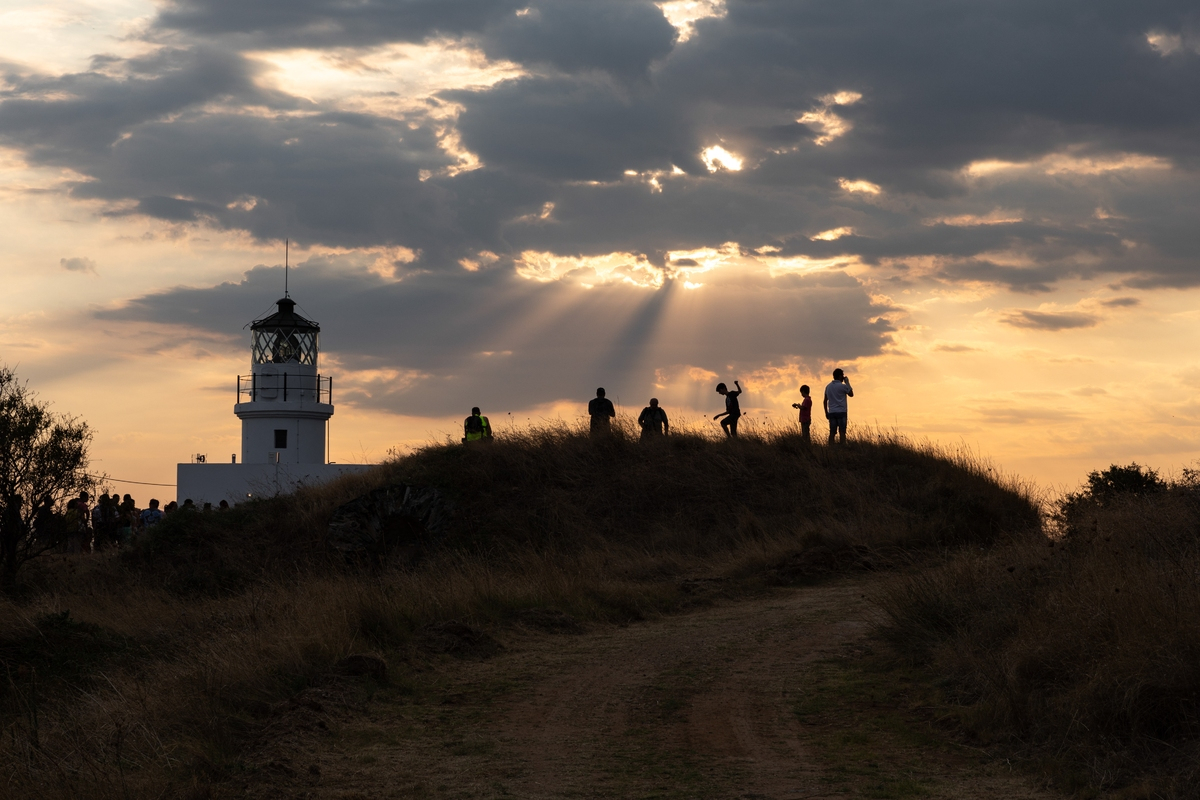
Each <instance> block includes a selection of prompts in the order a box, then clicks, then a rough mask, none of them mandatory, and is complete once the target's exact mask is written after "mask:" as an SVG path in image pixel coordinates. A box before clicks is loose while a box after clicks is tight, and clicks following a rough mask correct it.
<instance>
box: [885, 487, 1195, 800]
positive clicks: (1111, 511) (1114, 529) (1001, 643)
mask: <svg viewBox="0 0 1200 800" xmlns="http://www.w3.org/2000/svg"><path fill="white" fill-rule="evenodd" d="M1055 516H1056V518H1057V520H1058V521H1059V523H1060V524H1061V527H1060V528H1059V529H1058V530H1052V532H1051V535H1046V534H1044V533H1041V532H1038V531H1028V532H1026V533H1025V534H1023V535H1016V536H1012V537H1010V538H1008V539H1006V540H1005V541H1003V542H1002V543H1000V544H999V546H997V547H995V548H991V549H988V550H986V551H982V552H981V551H978V550H969V551H962V552H959V553H957V554H955V555H954V556H953V557H951V558H949V559H948V560H947V561H946V563H945V564H943V565H942V566H941V567H938V568H936V569H927V570H923V571H921V572H920V573H918V574H914V575H909V576H904V577H902V578H897V579H895V580H893V581H891V582H889V583H888V584H887V585H886V587H885V588H883V589H882V591H881V592H880V595H879V598H878V600H879V602H880V604H881V606H882V607H883V608H884V610H885V611H886V612H887V614H888V622H887V623H886V624H885V626H884V627H883V629H882V632H883V634H884V635H885V636H886V637H887V638H888V639H889V640H890V641H891V642H892V644H893V645H894V646H895V647H896V648H897V650H899V651H900V652H901V653H903V654H905V655H906V656H908V657H909V658H910V659H912V660H914V661H916V662H918V663H922V664H925V665H927V666H930V667H932V668H933V669H934V670H936V672H937V673H939V674H941V675H944V676H946V677H948V678H950V679H951V681H952V682H951V684H950V685H951V686H952V687H953V692H952V693H951V694H950V696H949V698H948V700H949V702H950V703H951V704H952V705H953V706H955V707H956V708H957V709H958V711H959V714H960V716H961V718H962V719H963V720H964V721H965V724H966V726H967V729H968V730H969V731H970V732H972V733H973V734H975V735H978V736H980V737H982V738H986V739H991V740H996V739H1006V740H1007V741H1009V742H1010V744H1011V745H1013V746H1015V747H1017V748H1019V749H1023V750H1024V751H1026V752H1027V753H1028V754H1031V755H1037V756H1039V757H1042V758H1046V759H1048V763H1049V764H1050V766H1051V768H1052V769H1053V770H1057V771H1058V772H1059V775H1060V777H1061V776H1062V775H1077V776H1083V778H1084V779H1085V780H1086V781H1088V782H1091V783H1092V784H1093V785H1097V786H1104V785H1112V784H1117V785H1120V784H1125V783H1131V782H1134V781H1142V782H1143V783H1144V784H1145V785H1147V786H1153V787H1156V789H1155V791H1157V792H1158V794H1156V795H1155V796H1195V795H1196V794H1197V793H1198V792H1200V780H1197V778H1196V777H1194V776H1193V772H1194V770H1193V769H1192V763H1193V759H1194V758H1195V757H1196V756H1197V755H1198V754H1200V749H1198V748H1197V744H1196V743H1197V741H1200V584H1197V581H1196V575H1198V574H1200V496H1198V495H1197V493H1196V492H1195V491H1194V488H1193V487H1192V486H1190V485H1189V484H1188V483H1187V482H1186V481H1185V482H1176V483H1173V484H1169V483H1167V482H1165V481H1162V480H1160V479H1159V478H1158V476H1157V475H1156V474H1155V473H1154V472H1153V471H1150V470H1146V469H1144V468H1141V467H1139V466H1138V465H1136V464H1131V465H1129V466H1128V467H1116V466H1114V467H1111V468H1109V469H1108V470H1105V471H1104V472H1093V473H1091V475H1089V477H1088V484H1087V486H1085V487H1084V488H1083V489H1082V490H1081V491H1079V492H1078V493H1075V494H1073V495H1070V496H1068V497H1067V498H1066V499H1065V500H1064V501H1063V502H1062V503H1061V504H1060V506H1059V508H1058V510H1057V512H1056V515H1055Z"/></svg>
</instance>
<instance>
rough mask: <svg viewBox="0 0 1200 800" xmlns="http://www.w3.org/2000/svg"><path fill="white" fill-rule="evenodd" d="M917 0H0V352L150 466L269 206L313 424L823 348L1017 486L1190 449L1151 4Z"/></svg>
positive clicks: (816, 354)
mask: <svg viewBox="0 0 1200 800" xmlns="http://www.w3.org/2000/svg"><path fill="white" fill-rule="evenodd" d="M923 5H931V6H932V3H931V2H930V3H924V2H921V1H920V0H919V1H918V2H916V3H910V4H904V5H902V6H900V5H898V6H880V7H879V8H878V9H876V12H875V13H872V14H871V15H864V13H863V11H862V9H858V8H857V4H855V3H844V2H842V3H833V2H829V3H805V4H797V3H794V2H784V0H778V2H755V3H750V2H734V1H733V0H727V2H719V0H673V2H666V3H658V4H655V3H651V2H643V1H642V0H593V2H589V3H581V2H575V0H546V1H545V2H542V3H537V2H520V3H509V2H501V1H499V0H497V1H496V2H492V1H491V0H489V1H488V2H484V1H483V0H446V1H445V2H442V3H428V2H424V1H423V0H405V1H404V2H391V3H383V2H382V1H381V0H367V2H364V3H361V4H343V3H334V2H331V1H327V0H311V1H310V2H306V3H302V4H294V3H291V4H289V3H282V2H281V3H279V6H278V8H272V7H271V3H269V2H268V3H261V4H250V5H246V4H231V3H227V2H223V0H175V1H174V2H159V3H153V2H135V1H133V0H129V1H121V2H118V1H113V2H99V1H97V2H64V3H55V4H54V5H53V7H46V6H45V4H41V3H38V4H35V3H25V2H21V1H20V0H15V1H14V2H9V3H6V4H4V5H3V6H0V70H2V71H0V173H2V175H3V179H2V180H0V209H2V212H0V213H2V214H3V217H2V219H3V221H4V224H3V225H0V252H3V253H4V255H5V266H4V282H5V291H4V292H3V293H0V361H2V362H3V363H6V364H8V365H9V366H11V367H14V368H15V369H17V371H18V373H19V374H20V375H21V376H22V377H23V378H26V379H28V380H29V381H30V384H31V386H32V387H33V388H34V389H36V390H37V391H38V392H39V393H40V395H41V396H42V397H43V398H44V399H47V400H50V401H52V402H53V404H54V407H55V409H57V410H59V411H62V412H66V413H70V414H75V415H79V416H81V417H83V418H84V419H86V420H87V421H88V422H89V424H90V425H91V426H92V428H93V430H94V431H95V444H94V451H93V454H94V456H95V459H96V466H97V468H98V469H99V470H102V471H104V472H106V473H108V474H109V475H111V476H114V477H116V478H119V479H121V480H120V481H118V482H117V483H116V486H117V488H118V489H119V490H120V491H122V492H125V491H129V492H131V493H133V494H134V496H135V497H137V498H139V499H143V498H146V497H148V496H149V495H151V494H155V496H160V497H162V498H169V497H170V496H171V495H172V490H171V489H170V488H168V487H145V486H137V485H135V484H132V483H128V482H127V481H144V482H149V483H171V482H173V480H174V474H175V464H176V463H177V462H179V461H187V460H188V459H189V458H190V457H191V456H192V455H193V454H196V453H203V454H206V455H207V456H208V457H209V458H210V459H211V460H227V459H228V458H229V456H230V454H231V453H235V452H237V451H238V449H239V445H240V429H239V427H238V421H237V420H236V418H235V417H234V416H233V413H232V405H233V403H234V400H235V398H234V386H235V381H236V376H237V375H238V374H239V373H243V374H245V373H247V372H249V334H248V331H246V330H244V329H243V326H244V325H245V324H246V323H248V322H250V321H251V320H252V319H255V318H257V317H261V316H264V315H265V314H266V313H268V312H269V310H270V308H271V306H272V304H273V303H274V301H275V300H276V299H278V297H279V296H281V294H282V283H283V281H282V261H283V240H284V239H285V238H288V239H290V240H292V242H293V244H292V251H291V252H292V265H293V271H292V274H291V279H290V286H291V290H292V295H293V297H295V298H296V299H297V300H298V301H299V303H300V308H301V310H302V311H303V312H305V313H306V314H307V315H308V316H310V317H312V318H314V319H316V320H317V321H319V322H320V323H321V324H322V343H323V353H322V365H321V371H322V373H324V374H332V375H333V376H334V381H335V383H334V386H335V395H334V400H335V404H336V406H337V410H336V414H335V416H334V418H333V421H332V426H331V431H332V459H333V460H334V461H339V462H363V461H366V462H370V461H375V460H378V459H381V458H383V457H385V456H386V454H387V453H388V452H389V451H390V450H392V449H400V450H403V449H405V448H409V447H412V446H415V445H419V444H421V443H423V442H429V441H441V440H444V439H445V438H446V437H447V436H451V437H455V438H456V437H457V435H458V433H457V426H458V425H459V424H460V421H461V418H462V417H463V416H465V415H466V413H468V412H469V409H470V407H471V406H472V405H479V406H481V407H482V408H483V409H484V412H485V413H488V414H489V415H490V416H491V418H492V420H493V422H494V423H499V424H500V425H501V426H502V425H505V424H510V420H511V421H512V424H523V423H524V422H525V421H527V420H539V419H556V418H563V419H573V418H575V417H576V416H578V415H579V414H581V413H582V412H583V409H584V406H585V404H586V401H587V400H588V399H589V398H590V397H591V396H592V394H593V392H594V389H595V387H596V386H599V385H603V386H605V387H606V388H607V389H608V391H609V395H610V397H614V398H615V399H618V400H619V404H620V406H621V408H622V409H623V410H624V411H627V412H629V413H633V414H636V413H637V412H638V411H639V410H640V409H641V407H642V406H643V405H644V404H645V403H646V401H647V400H648V399H649V397H651V396H652V395H653V396H656V397H658V398H659V399H660V400H661V401H662V404H663V405H664V407H666V409H667V410H668V413H670V414H672V415H673V417H675V418H677V419H688V420H692V421H695V422H696V423H697V424H704V425H710V424H715V423H712V422H711V415H712V414H714V413H716V412H717V411H719V410H721V408H722V405H721V402H720V398H719V397H718V396H717V395H716V394H715V393H714V392H713V386H714V385H715V383H716V382H717V381H718V380H721V381H726V382H731V381H732V380H733V379H734V378H738V379H740V380H741V382H742V385H743V387H744V388H745V390H746V394H745V395H744V396H743V399H742V406H743V409H744V410H745V411H747V412H748V413H749V414H750V415H751V418H752V419H762V420H765V421H770V423H771V424H776V425H778V424H785V423H787V422H789V421H790V420H791V419H792V414H793V413H794V412H793V411H792V410H791V408H790V406H791V404H792V403H793V402H796V401H797V400H798V399H799V394H798V387H799V386H800V384H802V383H808V384H809V385H811V386H812V387H813V388H814V396H815V397H816V400H817V404H818V406H819V403H820V391H821V387H823V386H824V384H825V383H826V382H828V380H829V377H828V375H829V372H830V371H831V370H832V369H833V368H834V367H835V366H841V367H843V368H845V369H846V370H847V372H848V373H849V374H850V377H851V380H852V382H853V385H854V388H855V393H856V394H855V397H854V399H853V400H851V407H850V418H851V423H852V426H853V425H864V426H877V427H880V428H886V429H895V430H898V431H900V432H902V433H905V434H907V435H910V436H912V437H915V438H917V439H929V440H932V441H936V442H939V443H943V444H945V445H948V446H951V447H962V448H967V449H970V450H971V451H973V452H976V453H979V454H982V455H984V456H987V457H990V458H991V459H992V460H993V461H994V463H995V464H996V466H997V467H998V468H999V469H1001V470H1003V471H1005V472H1009V473H1014V474H1017V475H1020V476H1022V477H1024V478H1027V479H1030V480H1033V481H1036V482H1037V483H1038V484H1039V485H1041V486H1043V487H1046V488H1048V489H1053V490H1060V489H1064V488H1070V487H1073V486H1074V485H1076V484H1077V483H1078V482H1079V481H1080V480H1081V479H1082V478H1083V476H1084V475H1085V474H1086V473H1087V472H1088V471H1089V470H1091V469H1096V468H1102V467H1104V466H1107V465H1108V464H1109V463H1113V462H1121V463H1127V462H1129V461H1135V460H1136V461H1138V462H1140V463H1143V464H1148V465H1150V466H1153V467H1155V468H1158V469H1160V470H1162V471H1164V472H1166V473H1170V472H1173V471H1178V470H1179V469H1180V468H1182V467H1184V466H1188V465H1191V464H1194V462H1195V461H1196V460H1197V458H1200V436H1198V435H1197V432H1196V423H1197V421H1198V419H1200V405H1198V404H1197V402H1196V400H1195V394H1196V390H1197V389H1198V388H1200V354H1198V353H1197V352H1196V345H1195V342H1196V341H1197V339H1198V334H1200V311H1197V308H1198V304H1197V299H1198V297H1200V291H1198V289H1197V286H1200V268H1198V265H1197V261H1196V252H1197V245H1198V244H1200V234H1198V233H1197V225H1196V222H1195V221H1196V219H1197V212H1198V211H1200V192H1198V191H1197V187H1198V186H1200V184H1198V183H1197V181H1196V179H1195V178H1196V168H1197V163H1198V162H1197V153H1196V149H1195V142H1196V141H1200V139H1198V137H1197V135H1196V134H1197V133H1198V132H1200V131H1198V130H1197V128H1198V125H1197V122H1198V119H1200V100H1198V98H1200V92H1198V91H1197V89H1200V85H1198V84H1200V34H1197V33H1196V30H1197V29H1196V28H1195V27H1194V20H1193V18H1192V17H1190V16H1189V14H1190V13H1191V12H1190V10H1189V8H1188V6H1187V5H1186V4H1183V3H1180V4H1172V3H1165V4H1161V5H1160V6H1159V7H1156V8H1155V9H1152V10H1143V11H1139V10H1135V9H1131V8H1130V6H1129V4H1127V3H1103V2H1101V3H1095V2H1089V3H1087V4H1086V8H1087V9H1088V12H1089V13H1088V14H1087V15H1084V16H1086V18H1087V21H1080V20H1081V19H1082V18H1083V17H1082V16H1081V15H1078V14H1075V15H1073V14H1072V13H1068V12H1069V8H1068V7H1073V6H1075V5H1079V6H1081V8H1083V7H1085V6H1084V3H1083V0H1078V2H1068V3H1066V4H1065V6H1063V8H1056V9H1053V10H1044V11H1043V12H1041V13H1040V14H1039V13H1037V12H1033V11H1031V10H1030V7H1029V6H1028V5H1027V4H1023V3H1017V2H1015V0H1014V2H1011V3H998V4H989V5H988V7H987V8H972V7H967V6H966V5H964V6H963V7H962V8H959V9H957V10H956V11H955V12H954V13H946V14H944V15H943V16H942V17H939V20H940V21H939V22H938V23H936V24H933V25H931V24H930V22H929V20H930V17H929V15H928V14H926V13H925V12H924V11H922V8H921V7H922V6H923ZM873 8H874V6H873ZM1031 15H1032V16H1031ZM1013 52H1021V53H1023V54H1024V56H1023V58H1022V59H1019V60H1015V59H1012V58H1010V57H1008V55H1010V54H1011V53H1013ZM1006 54H1008V55H1006ZM510 415H511V416H510ZM818 416H819V415H818ZM818 427H819V422H818Z"/></svg>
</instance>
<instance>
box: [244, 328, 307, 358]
mask: <svg viewBox="0 0 1200 800" xmlns="http://www.w3.org/2000/svg"><path fill="white" fill-rule="evenodd" d="M254 363H255V364H287V363H300V364H308V365H311V366H316V363H317V334H316V333H315V332H311V331H297V330H295V329H291V330H288V329H284V330H280V329H265V330H258V331H255V332H254Z"/></svg>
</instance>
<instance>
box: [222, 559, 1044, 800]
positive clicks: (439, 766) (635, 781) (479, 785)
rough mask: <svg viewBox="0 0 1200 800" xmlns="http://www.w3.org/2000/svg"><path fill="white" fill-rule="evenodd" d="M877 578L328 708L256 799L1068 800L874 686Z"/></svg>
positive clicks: (313, 707)
mask: <svg viewBox="0 0 1200 800" xmlns="http://www.w3.org/2000/svg"><path fill="white" fill-rule="evenodd" d="M862 587H863V582H862V580H861V579H854V580H843V581H838V582H834V583H829V584H825V585H821V586H815V587H806V588H801V589H781V590H775V591H773V592H772V593H770V594H768V595H765V596H760V597H757V598H753V599H748V600H739V601H722V602H720V603H718V604H716V605H714V606H712V607H709V608H705V609H701V610H697V611H693V612H690V613H686V614H681V615H678V616H673V617H667V618H662V619H656V620H652V621H648V622H643V623H637V624H633V625H629V626H627V627H605V628H600V629H593V630H590V631H586V632H584V633H581V634H578V635H562V634H555V633H548V632H546V631H544V630H539V629H537V628H536V627H522V628H519V629H513V630H509V631H506V632H503V633H494V635H495V636H496V637H497V639H499V640H500V641H501V643H502V644H503V649H497V650H495V655H494V656H493V657H491V658H488V659H486V660H480V659H478V658H472V659H463V658H456V657H454V656H452V655H435V656H430V658H431V659H432V660H431V661H430V662H429V663H428V664H426V665H425V666H424V667H423V668H422V669H421V670H419V671H418V672H417V673H416V676H415V678H414V679H413V681H412V683H411V684H409V685H404V684H401V685H399V686H390V687H383V688H380V689H378V690H377V691H375V692H374V693H373V695H372V696H370V697H363V696H361V692H360V695H359V696H357V697H356V698H354V699H352V697H351V695H353V694H354V693H353V692H350V691H347V690H346V687H345V685H344V684H341V683H339V684H336V685H331V686H328V687H325V688H322V689H313V690H309V692H307V693H306V695H305V696H304V697H302V698H300V699H298V700H297V701H296V702H295V703H293V704H292V705H291V706H290V707H289V708H288V709H287V710H286V711H284V712H283V713H282V714H281V715H280V716H279V718H278V719H277V720H276V721H275V722H274V723H273V724H272V726H271V731H270V734H269V736H268V738H266V739H264V741H263V744H262V746H261V747H260V748H259V749H258V750H256V751H255V752H254V754H253V755H252V757H251V758H250V759H249V760H248V762H247V763H246V770H247V771H246V773H245V777H244V778H241V779H238V780H233V781H229V782H226V783H225V784H223V785H221V786H220V791H219V792H218V793H219V794H221V795H223V796H225V795H227V796H242V797H253V798H263V799H264V800H265V799H266V798H277V797H308V798H339V799H340V800H352V799H353V798H376V797H379V798H384V797H414V798H417V797H427V798H450V797H462V798H476V797H479V798H490V797H520V798H530V799H531V800H536V799H538V798H592V797H647V798H650V797H653V798H746V799H747V800H749V799H751V798H762V799H766V798H771V799H773V800H799V798H835V797H868V798H893V797H895V798H904V797H933V798H980V799H983V798H988V799H991V798H997V799H998V798H1042V797H1045V798H1050V797H1053V796H1055V795H1052V794H1050V793H1047V792H1045V791H1043V790H1041V789H1039V788H1038V787H1036V786H1035V785H1033V783H1032V782H1031V781H1030V780H1029V779H1027V778H1026V777H1024V776H1022V775H1020V774H1017V773H1014V772H1013V771H1012V770H1011V769H1010V768H1009V767H1008V766H1007V765H1006V764H1005V763H1004V762H1003V761H1000V760H997V759H993V758H990V757H988V756H987V755H986V754H982V753H980V752H979V751H975V750H972V749H970V748H966V747H962V746H960V745H956V744H954V743H953V742H952V741H951V740H950V738H949V737H948V735H947V734H946V733H945V732H943V731H940V730H938V729H937V728H936V727H934V726H933V725H932V723H930V722H929V721H928V719H927V717H926V716H925V715H923V714H922V713H921V712H920V711H919V710H916V709H913V708H911V707H910V706H911V702H910V701H909V699H908V697H907V695H906V691H905V687H904V685H903V681H902V680H901V681H899V682H898V681H897V680H896V678H895V676H894V675H891V676H888V675H883V674H881V673H880V672H879V671H877V670H876V671H872V670H869V669H866V668H864V667H862V663H863V662H864V661H865V658H866V654H867V653H868V652H869V650H870V647H871V643H870V642H869V640H868V638H867V634H868V630H869V628H870V625H871V622H872V619H871V615H872V614H873V613H875V612H874V611H873V608H872V607H871V606H870V605H869V604H868V603H867V601H866V600H865V599H864V598H863V596H862V595H863V588H862Z"/></svg>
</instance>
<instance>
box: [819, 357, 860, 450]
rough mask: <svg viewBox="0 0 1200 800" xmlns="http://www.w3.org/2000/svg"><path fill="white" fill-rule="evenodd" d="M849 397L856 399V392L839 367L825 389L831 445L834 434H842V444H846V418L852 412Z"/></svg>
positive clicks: (825, 404) (826, 416) (826, 417)
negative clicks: (847, 400)
mask: <svg viewBox="0 0 1200 800" xmlns="http://www.w3.org/2000/svg"><path fill="white" fill-rule="evenodd" d="M847 397H854V390H853V389H851V388H850V379H849V378H847V377H846V373H844V372H842V370H841V368H840V367H839V368H838V369H835V370H834V371H833V380H832V381H830V382H829V385H828V386H826V387H825V399H824V401H822V402H823V404H824V406H825V419H827V420H829V443H830V444H833V437H834V434H841V443H842V444H845V443H846V417H847V415H848V414H849V411H850V407H849V404H848V403H847V402H846V398H847Z"/></svg>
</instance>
